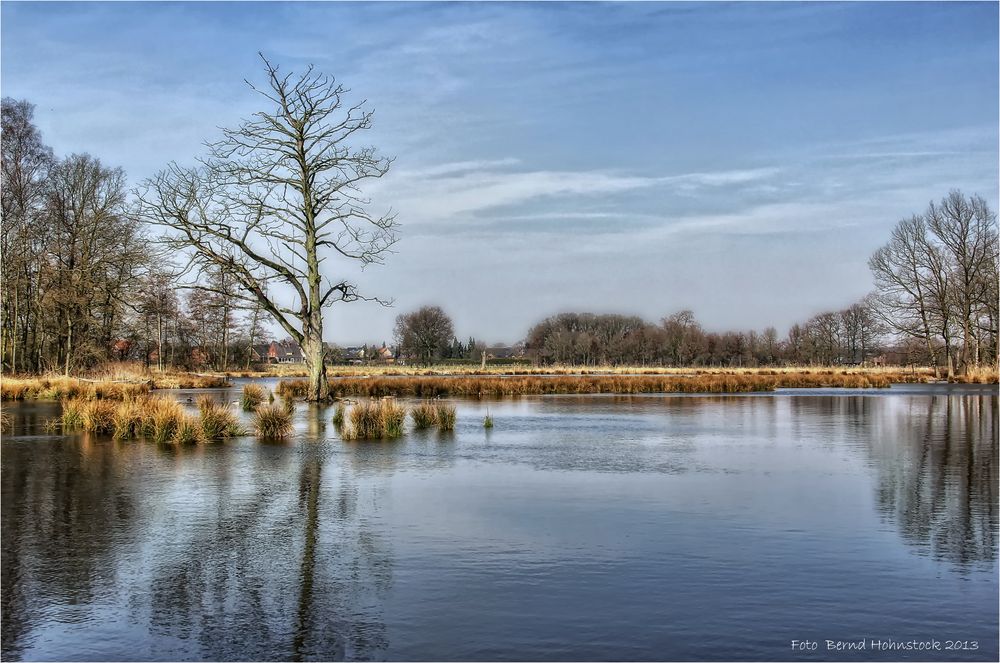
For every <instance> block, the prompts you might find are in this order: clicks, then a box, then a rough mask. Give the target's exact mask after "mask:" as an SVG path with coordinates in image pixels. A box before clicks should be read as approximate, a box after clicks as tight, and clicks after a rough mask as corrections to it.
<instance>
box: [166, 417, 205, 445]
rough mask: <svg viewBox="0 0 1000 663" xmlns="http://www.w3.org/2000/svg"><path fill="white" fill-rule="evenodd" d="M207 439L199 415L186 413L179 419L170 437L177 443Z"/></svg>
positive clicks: (191, 442) (192, 442)
mask: <svg viewBox="0 0 1000 663" xmlns="http://www.w3.org/2000/svg"><path fill="white" fill-rule="evenodd" d="M204 441H205V434H204V433H203V432H202V427H201V422H200V421H199V420H198V417H195V416H192V415H190V414H187V413H184V414H182V415H181V416H180V418H179V419H178V420H177V424H176V426H175V427H174V433H173V435H172V436H171V437H170V442H171V443H172V444H177V445H185V444H197V443H199V442H204Z"/></svg>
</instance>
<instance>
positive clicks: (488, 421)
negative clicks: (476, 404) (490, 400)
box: [483, 410, 493, 428]
mask: <svg viewBox="0 0 1000 663" xmlns="http://www.w3.org/2000/svg"><path fill="white" fill-rule="evenodd" d="M483 428H493V416H492V415H490V411H489V410H487V411H486V416H485V417H483Z"/></svg>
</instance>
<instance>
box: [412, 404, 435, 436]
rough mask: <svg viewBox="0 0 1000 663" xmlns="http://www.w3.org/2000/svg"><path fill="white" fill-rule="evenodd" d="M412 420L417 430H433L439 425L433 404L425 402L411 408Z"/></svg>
mask: <svg viewBox="0 0 1000 663" xmlns="http://www.w3.org/2000/svg"><path fill="white" fill-rule="evenodd" d="M410 418H411V419H413V427H414V428H416V429H417V430H426V429H428V428H432V427H433V426H434V424H436V423H437V409H436V408H435V407H434V404H433V403H430V402H428V401H424V402H422V403H419V404H417V405H414V406H413V407H412V408H410Z"/></svg>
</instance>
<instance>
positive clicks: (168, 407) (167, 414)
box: [142, 398, 185, 444]
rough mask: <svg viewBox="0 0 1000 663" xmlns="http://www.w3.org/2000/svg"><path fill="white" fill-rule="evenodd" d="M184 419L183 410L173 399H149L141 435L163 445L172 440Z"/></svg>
mask: <svg viewBox="0 0 1000 663" xmlns="http://www.w3.org/2000/svg"><path fill="white" fill-rule="evenodd" d="M184 417H185V412H184V408H183V407H181V404H180V403H178V402H177V401H175V400H174V399H172V398H153V399H150V400H149V401H148V405H147V407H146V417H145V419H144V420H143V424H142V433H143V435H145V436H146V437H149V438H151V439H152V440H153V441H154V442H157V443H158V444H165V443H167V442H170V441H171V440H172V439H173V438H174V434H175V433H176V432H177V428H178V426H179V425H180V422H181V419H183V418H184Z"/></svg>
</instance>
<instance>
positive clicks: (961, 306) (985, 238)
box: [926, 191, 997, 371]
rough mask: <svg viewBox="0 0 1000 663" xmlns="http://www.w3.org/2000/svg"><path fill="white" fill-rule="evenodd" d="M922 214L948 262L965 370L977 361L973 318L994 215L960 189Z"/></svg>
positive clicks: (992, 241) (987, 264) (993, 239)
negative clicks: (924, 215)
mask: <svg viewBox="0 0 1000 663" xmlns="http://www.w3.org/2000/svg"><path fill="white" fill-rule="evenodd" d="M926 217H927V226H928V228H929V229H930V230H931V231H932V232H933V233H934V236H935V237H936V238H937V239H938V240H939V241H940V243H941V246H942V251H943V253H944V254H945V255H946V260H947V262H948V263H949V265H948V268H947V271H948V272H950V276H951V278H950V284H949V285H950V288H949V290H950V292H949V295H950V298H951V302H949V304H950V305H952V306H954V309H955V314H956V316H957V318H958V322H957V325H959V326H960V327H961V331H962V354H961V359H960V360H959V366H960V369H961V370H962V371H965V370H967V369H968V367H969V364H970V363H972V364H976V365H978V364H979V343H978V339H977V337H976V320H975V317H976V312H977V308H978V306H977V304H978V303H979V302H980V301H981V300H980V298H979V295H980V294H981V281H982V276H981V275H982V274H983V273H984V272H986V271H988V270H989V268H990V267H991V264H990V263H991V260H990V258H991V257H992V255H993V254H994V252H995V246H996V243H997V232H996V221H997V217H996V214H995V213H993V211H992V210H990V208H989V206H988V205H987V204H986V201H985V200H983V199H982V198H981V197H980V196H972V197H971V198H969V197H966V196H964V195H963V194H962V193H961V192H960V191H952V192H951V193H949V194H948V195H947V196H946V197H945V198H944V199H942V200H941V202H940V203H939V204H934V203H931V204H930V206H929V207H928V209H927V214H926ZM970 352H972V356H971V358H970Z"/></svg>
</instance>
